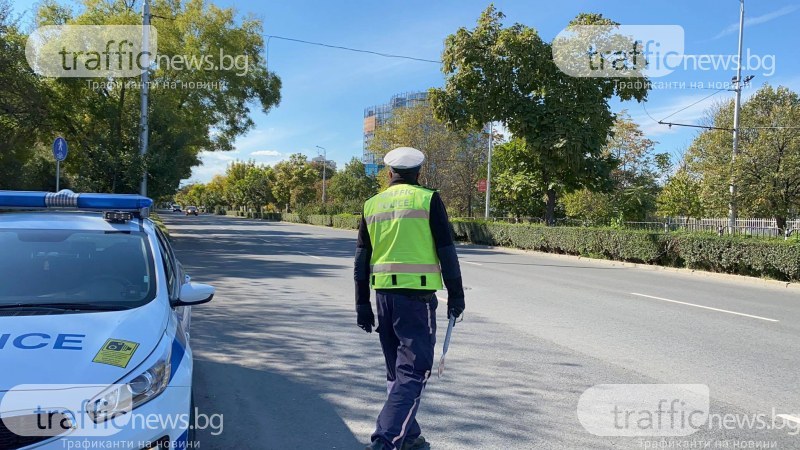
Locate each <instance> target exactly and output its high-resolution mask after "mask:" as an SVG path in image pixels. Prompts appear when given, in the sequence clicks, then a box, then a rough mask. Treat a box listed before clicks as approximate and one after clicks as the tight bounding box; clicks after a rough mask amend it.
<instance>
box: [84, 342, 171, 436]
mask: <svg viewBox="0 0 800 450" xmlns="http://www.w3.org/2000/svg"><path fill="white" fill-rule="evenodd" d="M171 356H172V346H169V345H167V346H165V349H164V351H163V352H162V354H161V356H160V357H159V358H158V360H157V361H156V362H155V363H154V364H153V365H152V366H150V368H148V369H147V370H145V371H143V372H139V373H138V375H136V376H133V377H126V378H124V379H123V380H125V379H127V380H128V381H121V382H119V383H117V384H115V385H113V386H111V387H110V388H109V389H106V390H105V391H103V392H102V393H100V394H98V395H97V396H95V397H94V398H92V399H91V400H89V402H88V404H87V407H86V412H87V413H88V414H89V417H91V419H92V420H93V421H94V422H95V423H100V422H105V421H106V420H109V419H112V418H114V417H117V416H119V415H121V414H125V413H127V412H129V411H131V410H133V409H135V408H137V407H139V406H141V405H144V404H145V403H147V402H149V401H150V400H152V399H154V398H156V397H158V396H159V395H160V394H161V393H162V392H164V390H165V389H166V388H167V385H168V384H169V377H170V375H171V373H172V364H171V362H170V359H171ZM137 370H138V369H137Z"/></svg>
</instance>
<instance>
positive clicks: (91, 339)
mask: <svg viewBox="0 0 800 450" xmlns="http://www.w3.org/2000/svg"><path fill="white" fill-rule="evenodd" d="M152 203H153V202H152V200H150V199H149V198H146V197H142V196H138V195H112V194H74V193H72V192H70V191H61V192H59V193H44V192H17V191H0V211H3V212H2V213H0V449H29V448H30V449H33V448H35V449H56V448H57V449H67V448H130V449H156V448H190V447H191V446H192V444H190V443H191V442H193V427H191V426H190V425H191V424H193V423H194V419H193V415H192V413H193V410H194V407H193V401H192V398H193V397H192V351H191V348H190V346H189V325H190V313H191V306H192V305H197V304H201V303H205V302H208V301H210V300H211V298H212V297H213V295H214V288H213V287H211V286H208V285H204V284H198V283H195V282H192V281H190V278H189V277H188V276H187V275H186V274H184V271H183V267H182V266H181V264H180V262H178V260H177V259H176V258H175V254H174V252H173V250H172V248H171V247H170V243H169V241H168V240H167V238H166V236H164V234H163V233H162V232H161V231H160V230H159V229H158V227H157V226H156V225H155V224H154V223H153V222H152V221H151V220H150V219H148V218H147V217H148V213H149V209H150V208H151V207H152Z"/></svg>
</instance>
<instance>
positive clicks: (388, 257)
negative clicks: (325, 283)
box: [364, 184, 443, 291]
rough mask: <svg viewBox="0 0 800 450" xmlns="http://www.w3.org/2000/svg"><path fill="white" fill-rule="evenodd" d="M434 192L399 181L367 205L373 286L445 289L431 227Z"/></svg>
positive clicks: (368, 201) (365, 216) (365, 207)
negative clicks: (399, 182)
mask: <svg viewBox="0 0 800 450" xmlns="http://www.w3.org/2000/svg"><path fill="white" fill-rule="evenodd" d="M433 194H434V191H432V190H430V189H426V188H423V187H422V186H416V185H409V184H398V185H394V186H390V187H389V188H388V189H386V190H385V191H383V192H381V193H380V194H378V195H376V196H374V197H372V198H371V199H369V200H367V202H366V203H365V204H364V221H365V222H366V225H367V230H368V231H369V236H370V243H371V244H372V258H371V259H370V267H371V269H372V276H371V277H370V280H371V284H372V287H373V288H375V289H419V290H428V291H435V290H439V289H442V288H443V283H442V275H441V268H440V266H439V256H438V255H437V253H436V244H435V242H434V240H433V233H432V232H431V226H430V208H431V199H432V198H433Z"/></svg>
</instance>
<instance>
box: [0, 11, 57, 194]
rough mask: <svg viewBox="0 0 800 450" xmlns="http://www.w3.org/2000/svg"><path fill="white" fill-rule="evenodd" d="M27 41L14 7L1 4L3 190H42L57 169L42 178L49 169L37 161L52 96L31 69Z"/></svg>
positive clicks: (0, 160) (0, 167)
mask: <svg viewBox="0 0 800 450" xmlns="http://www.w3.org/2000/svg"><path fill="white" fill-rule="evenodd" d="M25 40H26V37H25V36H24V35H23V34H22V33H21V32H20V31H19V29H18V26H17V23H16V20H15V19H13V18H12V17H11V5H10V4H9V3H8V2H7V1H6V0H0V189H42V188H43V187H45V186H47V187H49V186H50V184H51V183H50V182H49V181H50V180H54V178H55V165H53V170H52V171H49V172H48V175H49V176H48V177H47V178H45V179H42V177H41V176H40V175H41V171H40V169H43V168H44V169H49V167H46V160H41V159H39V158H38V157H37V143H38V141H39V140H40V139H44V138H45V137H46V136H45V134H44V133H42V129H43V128H46V126H44V127H43V125H45V124H43V123H42V118H44V117H46V116H47V112H48V111H49V109H50V101H49V98H50V95H49V93H48V89H47V87H46V86H45V85H44V84H43V83H42V81H41V80H40V79H39V77H37V76H36V74H35V73H34V72H33V70H31V68H30V66H28V63H27V61H26V59H25ZM50 159H52V157H51V158H50ZM31 171H32V172H31ZM33 181H43V182H45V183H46V184H44V185H38V184H35V183H33ZM53 188H55V186H53Z"/></svg>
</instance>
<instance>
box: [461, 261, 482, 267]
mask: <svg viewBox="0 0 800 450" xmlns="http://www.w3.org/2000/svg"><path fill="white" fill-rule="evenodd" d="M461 262H463V263H464V264H472V265H473V266H482V265H483V264H481V263H476V262H472V261H464V260H462V261H461Z"/></svg>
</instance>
